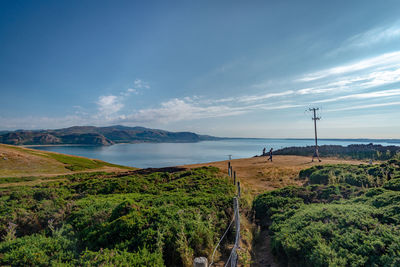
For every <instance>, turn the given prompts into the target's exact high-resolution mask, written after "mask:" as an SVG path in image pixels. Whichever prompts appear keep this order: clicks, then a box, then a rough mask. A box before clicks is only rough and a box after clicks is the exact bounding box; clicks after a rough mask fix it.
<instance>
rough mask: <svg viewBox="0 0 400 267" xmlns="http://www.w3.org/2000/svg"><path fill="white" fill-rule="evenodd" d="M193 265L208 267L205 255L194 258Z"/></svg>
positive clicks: (195, 266)
mask: <svg viewBox="0 0 400 267" xmlns="http://www.w3.org/2000/svg"><path fill="white" fill-rule="evenodd" d="M193 266H194V267H208V260H207V258H205V257H198V258H195V259H194V262H193Z"/></svg>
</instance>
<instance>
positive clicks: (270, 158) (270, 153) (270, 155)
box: [268, 147, 273, 162]
mask: <svg viewBox="0 0 400 267" xmlns="http://www.w3.org/2000/svg"><path fill="white" fill-rule="evenodd" d="M272 150H273V148H272V147H271V149H270V150H269V158H268V160H270V161H271V162H272Z"/></svg>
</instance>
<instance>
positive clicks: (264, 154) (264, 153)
mask: <svg viewBox="0 0 400 267" xmlns="http://www.w3.org/2000/svg"><path fill="white" fill-rule="evenodd" d="M266 150H267V149H266V148H265V147H264V149H263V153H262V155H263V156H265V151H266Z"/></svg>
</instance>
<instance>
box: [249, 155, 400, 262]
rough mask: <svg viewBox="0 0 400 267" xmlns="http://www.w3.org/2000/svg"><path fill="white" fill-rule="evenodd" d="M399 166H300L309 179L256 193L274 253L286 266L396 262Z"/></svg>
mask: <svg viewBox="0 0 400 267" xmlns="http://www.w3.org/2000/svg"><path fill="white" fill-rule="evenodd" d="M399 166H400V161H399V160H398V159H392V160H389V161H387V162H385V163H382V164H379V165H359V166H354V165H345V164H341V165H326V166H322V165H319V166H314V167H311V168H309V169H306V170H303V171H301V172H300V175H299V176H300V178H301V179H304V180H305V181H307V185H305V186H290V187H284V188H281V189H278V190H274V191H269V192H265V193H263V194H260V195H259V196H257V197H256V198H255V200H254V202H253V210H254V213H255V218H256V220H257V223H258V224H259V225H260V226H261V227H263V228H267V229H269V233H270V236H271V248H272V251H273V253H274V254H275V255H276V256H277V257H278V259H279V260H280V261H281V262H282V263H284V264H288V265H289V266H398V265H399V264H400V256H399V255H400V245H399V244H400V243H399V241H400V228H399V227H398V225H399V223H400V216H399V207H400V191H399V190H400V175H399V174H400V167H399Z"/></svg>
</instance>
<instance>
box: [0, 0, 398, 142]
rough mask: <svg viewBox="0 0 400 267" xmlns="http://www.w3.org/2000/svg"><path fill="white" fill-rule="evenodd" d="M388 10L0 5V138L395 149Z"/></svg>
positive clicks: (384, 5)
mask: <svg viewBox="0 0 400 267" xmlns="http://www.w3.org/2000/svg"><path fill="white" fill-rule="evenodd" d="M398 14H400V2H399V1H234V0H231V1H40V0H38V1H18V0H12V1H8V0H3V1H1V2H0V96H1V97H0V130H12V129H21V128H23V129H48V128H52V129H54V128H61V127H69V126H73V125H98V126H103V125H113V124H123V125H128V126H136V125H140V126H145V127H153V128H160V129H166V130H173V131H194V132H198V133H202V134H212V135H217V136H236V137H313V128H312V127H313V125H312V121H311V114H310V113H308V112H305V110H307V109H308V108H309V107H314V106H315V107H319V108H321V110H320V116H321V117H322V119H321V121H320V122H319V136H320V137H321V138H400V116H399V115H400V113H399V109H400V17H399V15H398Z"/></svg>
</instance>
